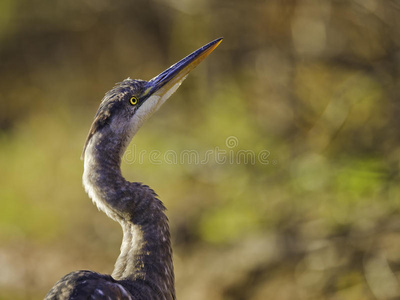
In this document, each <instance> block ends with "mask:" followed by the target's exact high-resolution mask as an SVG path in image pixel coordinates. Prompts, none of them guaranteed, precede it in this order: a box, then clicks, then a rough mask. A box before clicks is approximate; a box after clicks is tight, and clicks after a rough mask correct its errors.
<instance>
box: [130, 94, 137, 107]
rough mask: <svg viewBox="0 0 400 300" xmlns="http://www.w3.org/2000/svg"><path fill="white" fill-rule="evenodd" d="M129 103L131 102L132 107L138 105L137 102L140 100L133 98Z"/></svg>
mask: <svg viewBox="0 0 400 300" xmlns="http://www.w3.org/2000/svg"><path fill="white" fill-rule="evenodd" d="M129 102H130V103H131V104H132V105H136V104H137V102H138V100H137V98H136V97H135V96H132V97H131V99H130V100H129Z"/></svg>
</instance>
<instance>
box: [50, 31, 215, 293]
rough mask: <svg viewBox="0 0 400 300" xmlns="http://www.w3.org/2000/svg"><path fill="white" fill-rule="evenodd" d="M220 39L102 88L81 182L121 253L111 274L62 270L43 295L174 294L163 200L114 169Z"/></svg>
mask: <svg viewBox="0 0 400 300" xmlns="http://www.w3.org/2000/svg"><path fill="white" fill-rule="evenodd" d="M221 41H222V38H218V39H216V40H214V41H212V42H210V43H208V44H206V45H205V46H203V47H201V48H199V49H198V50H196V51H194V52H193V53H191V54H189V55H188V56H186V57H185V58H183V59H182V60H180V61H179V62H177V63H176V64H174V65H172V66H171V67H169V68H168V69H166V70H165V71H163V72H162V73H160V74H159V75H157V76H156V77H154V78H153V79H151V80H149V81H145V80H140V79H130V78H127V79H125V80H123V81H122V82H120V83H117V84H116V86H115V87H114V88H113V89H111V90H110V91H108V92H107V93H106V94H105V96H104V98H103V99H102V101H101V103H100V106H99V109H98V111H97V113H96V115H95V118H94V121H93V123H92V126H91V128H90V130H89V134H88V136H87V139H86V142H85V145H84V148H83V152H82V157H81V159H82V160H83V161H84V172H83V185H84V188H85V190H86V192H87V194H88V196H89V197H90V198H91V199H92V201H93V202H94V203H95V204H96V205H97V207H98V208H99V210H101V211H103V212H105V213H106V214H107V216H108V217H110V218H111V219H113V220H114V221H117V222H118V223H119V224H120V225H121V227H122V231H123V239H122V244H121V252H120V255H119V256H118V258H117V261H116V263H115V267H114V271H113V273H112V274H111V275H104V274H100V273H96V272H92V271H86V270H81V271H75V272H72V273H69V274H67V275H65V276H64V277H63V278H61V279H60V280H59V281H58V282H57V283H56V284H55V285H54V287H53V288H52V289H51V290H50V291H49V292H48V294H47V295H46V297H45V299H57V300H62V299H70V300H81V299H82V300H83V299H93V300H97V299H131V300H145V299H165V300H171V299H176V295H175V282H174V268H173V262H172V247H171V241H170V231H169V225H168V219H167V216H166V215H165V206H164V205H163V203H162V202H161V200H159V198H158V196H157V194H156V193H155V192H154V191H153V190H152V189H151V188H150V187H149V186H147V185H144V184H142V183H138V182H129V181H127V180H126V179H125V178H124V177H123V176H122V173H121V160H122V156H123V154H124V152H125V150H126V148H127V146H128V144H129V143H130V141H131V140H132V138H133V136H134V135H135V133H136V132H137V131H138V130H139V128H140V127H141V126H142V125H143V123H144V122H145V121H146V120H147V119H148V118H149V117H150V116H151V115H153V113H154V112H156V111H157V110H158V109H159V108H160V107H161V105H163V104H164V103H165V101H166V100H167V99H168V98H169V97H170V96H171V95H172V94H173V93H174V92H175V91H176V90H177V89H178V87H179V86H180V85H181V83H182V82H183V81H184V80H185V79H186V77H187V75H188V74H189V72H190V71H192V70H193V69H194V68H195V67H196V66H197V65H198V64H199V63H200V62H201V61H203V60H204V59H205V58H206V57H207V56H208V55H209V54H210V53H211V52H212V51H213V50H214V49H215V48H216V47H217V46H218V45H219V44H220V43H221Z"/></svg>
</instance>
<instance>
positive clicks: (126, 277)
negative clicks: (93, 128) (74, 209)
mask: <svg viewBox="0 0 400 300" xmlns="http://www.w3.org/2000/svg"><path fill="white" fill-rule="evenodd" d="M108 131H110V130H109V129H103V130H102V131H101V132H98V133H96V134H94V135H93V137H92V138H91V140H90V141H89V143H88V146H87V149H86V151H85V156H84V157H85V170H84V175H83V183H84V186H85V189H86V191H87V193H88V194H89V197H90V198H91V199H92V200H93V202H94V203H95V204H96V205H97V206H98V207H99V209H101V210H103V211H104V212H105V213H106V214H107V215H108V216H109V217H111V218H112V219H114V220H115V221H118V222H119V223H120V224H121V226H122V230H123V241H122V245H121V254H120V256H119V257H118V259H117V262H116V264H115V269H114V272H113V274H112V276H113V277H114V278H115V279H116V280H121V281H124V282H126V284H127V286H128V287H129V286H130V287H131V288H135V283H137V282H139V281H140V282H141V283H144V284H146V285H148V287H149V288H150V290H152V291H153V292H154V293H155V295H157V294H158V295H159V296H157V297H156V298H155V299H159V298H160V297H161V298H160V299H175V292H174V272H173V265H172V249H171V244H170V234H169V227H168V220H167V217H166V216H165V214H164V210H165V208H164V206H163V204H162V202H161V201H160V200H159V199H157V196H156V194H155V193H154V191H153V190H152V189H150V188H149V187H148V186H145V185H142V184H140V183H135V182H133V183H132V182H128V181H127V180H125V179H124V178H123V176H122V174H121V168H120V164H121V157H122V155H123V152H124V150H125V147H126V145H127V143H129V141H127V140H124V139H123V138H122V137H119V136H118V135H115V133H112V132H108ZM160 295H162V296H160Z"/></svg>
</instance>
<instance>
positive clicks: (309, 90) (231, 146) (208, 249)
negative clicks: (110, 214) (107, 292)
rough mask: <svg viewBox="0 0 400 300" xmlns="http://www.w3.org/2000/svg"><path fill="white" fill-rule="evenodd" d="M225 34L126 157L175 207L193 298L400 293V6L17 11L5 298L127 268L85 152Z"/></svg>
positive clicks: (9, 84)
mask: <svg viewBox="0 0 400 300" xmlns="http://www.w3.org/2000/svg"><path fill="white" fill-rule="evenodd" d="M220 36H223V37H224V41H223V42H222V43H221V45H220V46H219V47H218V48H217V49H216V50H215V51H214V53H212V54H211V55H210V57H208V58H207V59H206V60H205V61H204V62H203V63H202V64H201V65H200V66H199V67H198V68H197V69H196V70H195V71H193V72H192V73H191V75H190V76H189V77H188V79H187V80H186V81H185V82H184V84H183V85H182V87H181V88H180V89H179V90H178V92H177V93H176V94H175V95H174V96H173V97H172V98H171V99H170V100H169V101H168V103H167V104H166V105H164V107H163V108H162V109H161V110H160V111H159V112H158V113H157V114H156V115H155V116H154V117H153V118H152V119H151V120H149V121H148V122H147V123H146V124H145V125H144V126H143V128H142V129H141V131H140V132H139V133H138V134H137V136H136V137H135V138H134V140H133V142H132V143H133V144H132V145H131V146H130V147H129V148H128V153H127V155H126V156H125V158H124V164H123V172H124V174H125V176H126V177H127V178H128V179H129V180H131V181H141V182H145V183H146V184H148V185H150V186H151V187H153V188H154V189H155V191H156V192H157V193H158V194H159V195H160V198H161V199H162V200H163V201H164V203H165V205H166V206H167V208H168V217H169V219H170V225H171V231H172V238H173V247H174V262H175V271H176V288H177V295H178V298H179V299H190V300H201V299H215V300H218V299H232V300H242V299H256V300H263V299H279V300H280V299H399V298H400V285H399V280H400V210H399V208H400V185H399V181H400V178H399V157H400V130H399V126H400V118H399V115H400V104H399V97H400V77H399V74H400V51H399V45H400V3H399V2H398V1H390V0H388V1H378V0H354V1H337V0H336V1H335V0H331V1H329V0H326V1H309V0H304V1H303V0H302V1H295V0H286V1H282V0H265V1H261V0H250V1H239V0H220V1H212V0H184V1H177V0H157V1H148V0H137V1H122V0H115V1H111V0H83V1H62V0H41V1H38V0H33V1H27V0H1V1H0V79H1V80H0V99H1V104H0V166H1V170H2V172H1V173H0V178H1V180H0V201H1V202H0V203H1V208H0V299H40V298H43V296H44V295H45V294H46V293H47V291H48V290H49V289H50V287H51V286H52V285H53V284H54V283H55V282H56V281H57V280H58V279H59V278H60V277H62V276H63V275H65V274H66V273H68V272H70V271H73V270H79V269H89V270H95V271H98V272H102V273H108V274H110V273H111V272H112V269H113V264H114V262H115V260H116V258H117V256H118V254H119V247H120V242H121V238H122V233H121V229H120V227H119V225H118V224H117V223H114V222H113V221H111V220H110V219H108V218H107V217H106V216H105V215H104V214H103V213H101V212H98V211H97V209H96V207H95V206H93V204H92V203H91V201H90V200H89V198H88V197H87V195H86V194H85V192H84V190H83V188H82V184H81V176H82V171H83V164H82V161H81V160H80V159H79V157H80V154H81V151H82V147H83V144H84V141H85V138H86V134H87V132H88V130H89V127H90V124H91V122H92V120H93V117H94V114H95V112H96V110H97V107H98V104H99V101H100V100H101V99H102V97H103V95H104V93H105V92H106V91H107V90H109V89H111V88H112V86H113V85H114V83H115V82H118V81H121V80H123V79H124V78H126V77H128V76H129V77H132V78H142V79H146V80H148V79H150V78H152V77H153V76H155V75H157V74H158V73H160V72H161V71H163V70H164V69H166V68H167V67H168V66H169V65H171V64H173V63H175V62H176V61H178V60H179V59H181V58H183V57H184V56H186V55H187V54H189V53H190V52H191V51H193V50H195V49H197V48H199V47H200V46H202V45H204V44H206V43H207V42H209V41H211V40H213V39H215V38H217V37H220ZM216 149H218V151H222V152H223V153H225V158H226V161H225V162H223V161H220V160H217V159H214V158H215V153H216V151H215V150H216ZM154 150H155V151H157V153H161V154H164V156H165V154H166V153H178V154H181V153H184V152H185V151H196V152H195V153H198V154H199V157H200V158H205V155H206V153H207V151H211V152H209V153H212V155H211V156H210V159H209V160H208V161H204V159H203V160H202V161H201V162H197V163H196V162H193V161H189V160H185V161H181V160H179V161H178V162H177V163H170V162H167V161H166V160H165V159H161V160H157V163H155V162H154V161H152V160H151V157H150V153H151V151H154ZM139 153H142V154H143V155H142V158H143V159H141V160H140V159H139V157H138V154H139ZM191 153H192V152H191ZM164 156H163V155H161V156H160V157H161V158H163V157H164ZM253 158H254V160H253Z"/></svg>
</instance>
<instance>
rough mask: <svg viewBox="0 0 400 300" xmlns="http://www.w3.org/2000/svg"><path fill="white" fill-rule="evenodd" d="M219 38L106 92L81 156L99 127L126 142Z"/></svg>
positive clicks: (101, 130) (217, 43) (216, 44)
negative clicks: (157, 71)
mask: <svg viewBox="0 0 400 300" xmlns="http://www.w3.org/2000/svg"><path fill="white" fill-rule="evenodd" d="M221 41H222V38H219V39H216V40H214V41H212V42H210V43H208V44H207V45H205V46H203V47H201V48H199V49H198V50H196V51H194V52H193V53H191V54H189V55H188V56H186V57H185V58H183V59H182V60H180V61H179V62H177V63H176V64H174V65H172V66H171V67H169V68H168V69H166V70H165V71H163V72H162V73H160V74H159V75H157V76H156V77H154V78H153V79H151V80H149V81H144V80H140V79H130V78H128V79H125V80H124V81H122V82H120V83H118V84H117V85H116V86H115V87H114V88H113V89H112V90H110V91H109V92H107V93H106V95H105V96H104V98H103V100H102V101H101V103H100V107H99V109H98V111H97V113H96V116H95V119H94V121H93V124H92V126H91V128H90V131H89V134H88V137H87V139H86V143H85V146H84V148H83V152H82V159H83V158H84V155H85V152H86V148H87V146H88V144H89V143H90V142H91V140H92V138H93V137H94V136H95V135H96V134H97V133H102V132H103V131H104V132H107V134H115V135H118V136H120V137H124V141H123V142H124V143H125V144H128V143H129V141H130V140H131V138H132V137H133V135H134V134H135V133H136V132H137V131H138V130H139V128H140V127H141V126H142V125H143V123H144V122H145V121H146V120H147V119H148V118H150V117H151V116H152V115H153V113H154V112H156V111H157V110H158V109H159V108H160V107H161V105H163V104H164V103H165V101H166V100H167V99H168V98H169V97H170V96H171V95H172V94H173V93H174V92H175V91H176V90H177V89H178V87H179V86H180V85H181V83H182V82H183V81H184V80H185V79H186V77H187V75H188V74H189V72H190V71H192V70H193V69H194V68H195V67H196V66H197V65H198V64H199V63H200V62H202V61H203V60H204V59H205V58H206V57H207V56H208V55H209V54H210V53H211V52H212V51H213V50H214V49H215V48H216V47H217V46H218V45H219V44H220V43H221ZM105 130H107V131H105ZM124 146H126V145H124ZM122 148H124V147H122Z"/></svg>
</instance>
